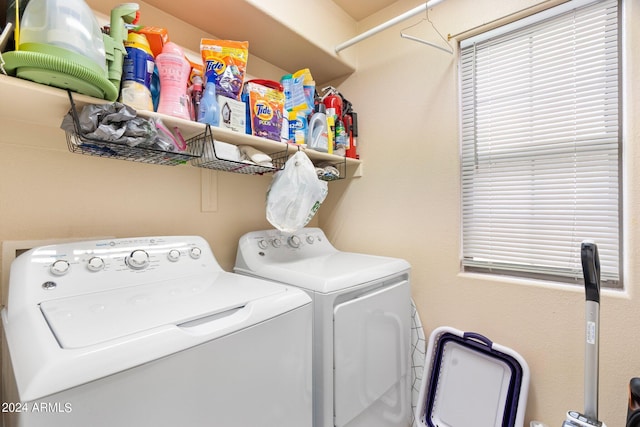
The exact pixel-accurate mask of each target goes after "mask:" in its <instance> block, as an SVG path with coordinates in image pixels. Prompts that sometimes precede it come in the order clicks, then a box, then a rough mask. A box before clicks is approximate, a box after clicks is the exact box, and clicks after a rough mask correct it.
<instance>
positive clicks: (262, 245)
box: [258, 239, 269, 249]
mask: <svg viewBox="0 0 640 427" xmlns="http://www.w3.org/2000/svg"><path fill="white" fill-rule="evenodd" d="M268 245H269V244H268V243H267V241H266V240H264V239H260V240H258V247H259V248H260V249H267V246H268Z"/></svg>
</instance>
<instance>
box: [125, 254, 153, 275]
mask: <svg viewBox="0 0 640 427" xmlns="http://www.w3.org/2000/svg"><path fill="white" fill-rule="evenodd" d="M124 262H125V263H126V264H127V266H129V268H132V269H134V270H142V269H143V268H145V267H147V266H148V265H149V254H148V253H147V252H145V251H144V250H142V249H136V250H135V251H133V252H131V254H130V255H129V256H128V257H126V258H125V260H124Z"/></svg>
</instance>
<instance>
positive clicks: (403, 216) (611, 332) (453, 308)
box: [320, 0, 640, 426]
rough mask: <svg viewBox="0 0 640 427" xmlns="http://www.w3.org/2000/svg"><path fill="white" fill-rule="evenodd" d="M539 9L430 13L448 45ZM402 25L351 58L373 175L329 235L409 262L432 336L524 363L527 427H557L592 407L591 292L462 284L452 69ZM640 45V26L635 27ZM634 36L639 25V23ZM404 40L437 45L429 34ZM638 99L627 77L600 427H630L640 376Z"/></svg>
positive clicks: (494, 282)
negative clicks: (493, 346) (480, 339)
mask: <svg viewBox="0 0 640 427" xmlns="http://www.w3.org/2000/svg"><path fill="white" fill-rule="evenodd" d="M418 3H419V2H416V1H400V2H398V4H396V5H395V6H394V7H393V8H391V9H392V10H388V11H385V13H381V14H379V15H378V16H374V17H371V18H370V19H369V20H368V21H365V22H363V23H362V24H363V29H366V28H368V27H371V26H373V25H377V24H378V23H380V22H384V21H385V20H387V19H389V18H391V17H393V16H395V15H397V14H399V13H402V12H404V11H406V10H409V9H410V8H411V7H414V6H415V5H416V4H418ZM536 3H538V2H537V1H517V2H516V1H509V2H504V1H497V0H491V1H472V0H449V1H446V2H444V3H441V4H440V5H438V6H436V8H435V9H434V10H433V11H431V12H430V18H431V19H432V21H433V22H434V23H435V24H436V26H437V28H438V29H439V30H440V31H441V32H442V33H444V34H447V33H450V34H456V33H458V32H461V31H465V30H467V29H470V28H472V27H475V26H477V25H481V24H483V23H486V22H490V21H492V20H494V19H497V18H500V17H502V16H506V15H508V14H510V13H513V12H515V11H517V10H519V9H522V8H524V7H529V6H532V5H535V4H536ZM626 3H627V6H628V10H627V14H628V17H627V22H635V23H637V22H639V21H638V19H639V18H640V16H639V15H640V2H638V1H637V0H631V1H627V2H626ZM420 19H421V18H420V17H417V18H413V19H411V20H409V21H407V22H406V23H404V24H400V25H397V26H396V27H394V28H392V29H389V30H387V31H385V32H384V33H381V34H379V35H377V36H374V37H372V38H370V39H368V40H366V41H364V42H362V43H361V44H359V45H357V46H356V47H354V48H351V49H356V50H357V72H356V73H355V74H353V75H352V76H350V77H349V78H348V79H346V81H344V82H343V83H342V84H341V86H340V89H341V90H342V92H343V93H345V94H346V95H347V96H348V98H349V99H350V100H351V101H353V103H354V105H355V108H356V110H357V111H358V113H359V117H360V130H361V136H360V143H361V145H360V148H361V154H362V158H363V159H364V162H365V165H364V177H363V178H360V179H354V180H351V181H348V182H341V183H339V184H338V185H337V186H336V187H334V188H333V190H334V191H331V192H330V196H329V197H330V201H329V202H328V204H327V206H323V208H322V210H321V212H320V225H321V226H322V227H323V228H324V229H325V230H326V231H327V232H328V234H329V237H330V239H331V240H332V241H333V242H334V243H335V244H336V245H337V246H338V247H339V248H341V249H343V250H352V251H363V252H372V251H373V252H376V253H378V254H384V255H392V256H399V257H403V258H406V259H408V260H409V261H410V262H411V264H412V266H413V270H412V277H413V281H412V286H413V296H414V299H415V301H416V304H417V306H418V310H419V313H420V315H421V317H422V321H423V324H424V326H425V328H426V330H427V333H429V332H430V331H431V330H433V329H434V328H436V327H438V326H442V325H449V326H454V327H457V328H459V329H462V330H465V331H476V332H480V333H482V334H485V335H487V336H488V337H490V338H491V339H493V340H494V341H495V342H498V343H500V344H503V345H506V346H509V347H512V348H513V349H515V350H516V351H518V352H519V353H521V354H522V356H523V357H524V358H525V359H526V360H527V362H528V364H529V367H530V370H531V386H530V389H529V402H528V407H527V417H526V419H527V425H528V422H529V421H530V420H539V421H543V422H545V423H546V424H548V425H549V426H559V425H561V424H562V420H563V418H564V415H565V412H566V411H567V410H569V409H577V410H580V409H582V408H583V407H584V403H583V377H584V376H583V360H584V344H583V342H584V330H583V329H584V328H583V324H584V291H583V290H582V289H581V288H579V287H571V286H563V285H554V284H543V283H540V282H534V281H524V280H509V279H498V278H494V277H490V276H488V277H482V276H479V275H475V276H474V275H470V274H462V273H460V263H459V259H460V257H459V253H460V245H459V242H460V238H461V235H460V213H459V212H460V201H459V200H460V180H459V170H460V165H459V161H458V154H459V140H458V138H459V135H458V127H459V122H458V103H457V101H458V92H457V58H456V57H455V56H450V55H448V54H446V53H443V52H441V51H439V50H436V49H433V48H430V47H428V46H426V45H422V44H418V43H415V42H412V41H409V40H405V39H401V38H400V37H399V32H400V30H401V29H402V28H403V27H406V26H408V25H410V24H413V23H416V22H418V21H420ZM629 27H630V28H628V31H629V32H633V33H634V34H633V35H631V36H630V38H629V40H634V41H637V40H638V30H637V28H634V27H632V26H631V25H629ZM636 27H637V26H636ZM408 32H409V34H412V35H415V36H420V37H425V38H427V39H429V40H433V41H435V40H437V35H435V33H432V32H430V31H429V24H428V23H426V22H425V23H423V24H422V25H420V26H416V27H414V28H412V29H411V30H409V31H408ZM626 53H627V56H626V58H627V65H626V68H625V75H626V76H637V73H638V66H639V65H640V56H639V55H638V53H637V51H636V52H635V53H634V52H631V50H630V48H629V46H627V51H626ZM639 102H640V88H639V87H638V81H637V79H635V80H634V79H631V78H627V79H626V86H625V90H624V103H625V108H626V115H625V117H626V119H627V124H626V127H625V134H626V136H625V147H624V150H625V168H626V169H625V170H626V172H625V176H624V178H625V194H624V197H625V201H624V202H625V206H624V208H625V211H624V216H625V224H624V229H625V246H624V251H625V258H624V264H625V291H624V292H607V291H605V292H604V293H603V294H604V295H603V298H602V302H601V331H600V339H601V341H600V343H601V345H600V346H601V348H600V357H601V362H600V418H601V419H602V420H604V421H605V422H606V423H607V425H609V426H623V425H624V424H625V416H626V399H627V386H628V382H629V379H630V378H631V377H632V376H640V330H639V329H638V328H637V327H635V324H636V323H637V319H638V312H639V309H640V301H638V298H637V294H638V289H639V287H640V283H639V279H638V274H639V273H640V263H639V262H638V257H637V254H638V248H639V246H640V241H639V240H638V223H637V219H636V215H635V213H636V211H637V207H638V197H639V195H640V193H638V191H639V190H638V186H636V185H634V183H636V182H638V180H639V179H640V168H639V167H640V164H638V161H639V160H640V159H639V158H638V152H637V149H636V148H635V147H634V146H637V144H638V142H639V136H640V135H639V128H638V126H637V125H635V124H634V123H633V118H636V117H638V113H639V112H640V111H639V107H640V105H639Z"/></svg>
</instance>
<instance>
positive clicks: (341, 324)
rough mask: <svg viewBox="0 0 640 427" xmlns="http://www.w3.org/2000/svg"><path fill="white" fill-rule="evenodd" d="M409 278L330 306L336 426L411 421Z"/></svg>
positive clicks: (388, 425)
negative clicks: (331, 314) (332, 327)
mask: <svg viewBox="0 0 640 427" xmlns="http://www.w3.org/2000/svg"><path fill="white" fill-rule="evenodd" d="M410 341H411V296H410V288H409V282H408V281H407V280H399V281H398V282H396V283H393V284H391V285H389V286H386V287H384V288H382V289H377V290H374V291H372V292H371V293H367V294H364V295H362V296H360V297H358V298H356V299H353V300H350V301H347V302H344V303H342V304H340V305H337V306H336V307H335V309H334V398H335V402H334V411H335V413H334V416H335V425H336V426H337V427H343V426H348V427H358V426H363V427H364V426H367V427H377V426H381V427H396V426H403V427H404V426H407V425H408V424H409V420H410V410H409V409H410V407H411V404H410V398H411V396H410V388H409V387H410V384H409V369H408V364H409V357H410V354H409V353H410Z"/></svg>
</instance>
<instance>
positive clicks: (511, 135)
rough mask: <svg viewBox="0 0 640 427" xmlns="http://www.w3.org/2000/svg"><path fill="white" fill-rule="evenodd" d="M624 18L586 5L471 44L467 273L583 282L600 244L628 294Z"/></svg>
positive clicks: (611, 8) (465, 177)
mask: <svg viewBox="0 0 640 427" xmlns="http://www.w3.org/2000/svg"><path fill="white" fill-rule="evenodd" d="M582 3H585V2H582ZM618 15H619V14H618V1H617V0H604V1H598V2H590V3H587V4H579V5H576V2H575V1H574V2H569V3H565V4H563V5H562V6H560V7H558V8H554V9H550V10H547V11H545V12H543V13H542V14H538V15H534V16H532V17H529V18H527V19H526V20H525V21H523V22H520V23H514V24H510V25H509V26H507V27H505V28H502V29H497V30H494V31H492V32H490V33H487V34H484V35H480V36H478V37H476V38H472V39H469V40H466V41H463V42H462V43H461V63H460V66H461V81H460V85H461V103H462V105H461V107H462V112H461V120H462V128H461V132H462V221H463V224H462V226H463V243H462V258H463V260H462V264H463V267H464V269H465V270H467V271H490V272H496V273H504V274H516V275H521V276H522V275H523V276H527V277H545V278H551V279H554V280H560V281H579V280H580V279H582V267H581V264H580V243H581V242H582V241H584V240H590V241H594V242H595V243H596V244H597V245H598V252H599V255H600V265H601V277H602V284H603V286H613V287H615V286H619V284H620V281H621V277H620V266H619V258H620V241H621V239H620V199H619V197H620V191H619V188H620V183H619V176H620V175H619V172H620V171H619V167H620V149H621V148H620V147H621V140H620V138H621V137H620V116H621V115H620V106H619V98H620V96H619V89H620V88H619V74H620V66H619V63H620V59H619V52H618V50H619V34H618V21H619V16H618Z"/></svg>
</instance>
